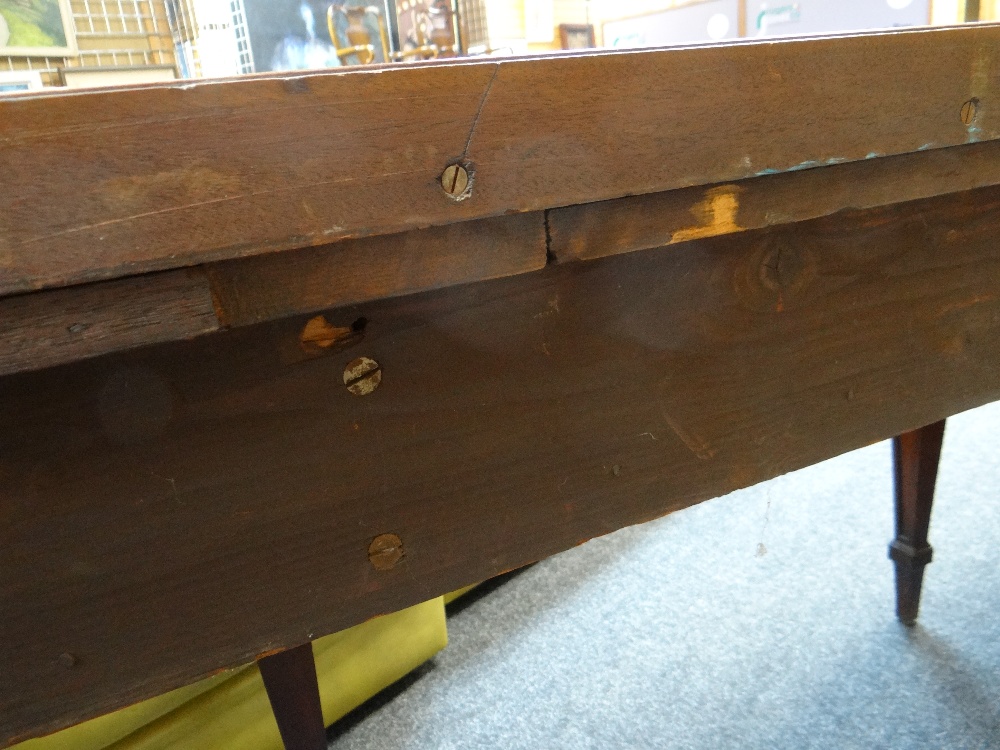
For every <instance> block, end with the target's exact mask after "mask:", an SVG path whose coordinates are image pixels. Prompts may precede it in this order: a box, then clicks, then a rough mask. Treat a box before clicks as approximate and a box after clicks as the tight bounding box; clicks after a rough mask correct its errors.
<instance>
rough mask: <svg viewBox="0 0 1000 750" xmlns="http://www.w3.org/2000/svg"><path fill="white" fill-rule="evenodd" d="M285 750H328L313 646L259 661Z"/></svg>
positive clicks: (306, 644)
mask: <svg viewBox="0 0 1000 750" xmlns="http://www.w3.org/2000/svg"><path fill="white" fill-rule="evenodd" d="M257 667H258V668H259V669H260V676H261V677H262V678H263V680H264V689H265V690H267V697H268V700H270V701H271V709H272V710H273V711H274V718H275V721H277V723H278V731H279V732H280V733H281V740H282V742H284V744H285V750H326V725H325V724H324V723H323V706H322V705H321V704H320V700H319V682H318V681H317V679H316V661H315V660H314V659H313V650H312V643H304V644H302V645H301V646H295V647H293V648H290V649H287V650H285V651H279V652H278V653H276V654H271V655H270V656H264V657H261V658H260V659H258V660H257Z"/></svg>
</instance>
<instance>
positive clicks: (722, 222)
mask: <svg viewBox="0 0 1000 750" xmlns="http://www.w3.org/2000/svg"><path fill="white" fill-rule="evenodd" d="M740 189H741V188H739V187H737V186H736V185H719V186H718V187H713V188H710V189H709V190H706V191H705V200H703V201H701V202H700V203H696V204H695V205H694V206H692V207H691V213H692V214H693V215H694V217H695V218H696V219H697V220H698V224H696V225H695V226H693V227H688V228H686V229H678V230H677V231H676V232H674V233H673V234H672V235H671V236H670V244H673V243H675V242H685V241H687V240H697V239H701V238H703V237H715V236H717V235H720V234H731V233H732V232H739V231H741V230H742V229H743V227H741V226H740V225H739V223H738V222H737V221H736V214H737V212H738V211H739V208H740V201H739V198H738V193H739V192H740Z"/></svg>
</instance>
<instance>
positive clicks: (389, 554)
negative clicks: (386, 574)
mask: <svg viewBox="0 0 1000 750" xmlns="http://www.w3.org/2000/svg"><path fill="white" fill-rule="evenodd" d="M368 559H369V561H371V564H372V567H374V568H375V570H392V569H393V568H394V567H395V566H396V563H398V562H399V561H400V560H402V559H403V540H402V539H400V538H399V537H398V536H396V535H395V534H379V535H378V536H377V537H375V538H374V539H372V542H371V544H369V545H368Z"/></svg>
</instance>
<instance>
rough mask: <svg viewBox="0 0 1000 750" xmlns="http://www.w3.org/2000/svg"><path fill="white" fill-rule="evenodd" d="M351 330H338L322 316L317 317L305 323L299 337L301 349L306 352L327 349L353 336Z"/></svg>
mask: <svg viewBox="0 0 1000 750" xmlns="http://www.w3.org/2000/svg"><path fill="white" fill-rule="evenodd" d="M354 333H355V332H354V330H352V329H351V328H338V327H337V326H334V325H331V324H330V322H329V321H328V320H327V319H326V318H324V317H323V316H322V315H317V316H316V317H315V318H312V319H310V321H309V322H308V323H306V325H305V328H303V329H302V334H301V335H300V336H299V341H300V342H301V343H302V348H303V349H305V350H306V351H315V350H316V349H317V348H319V349H329V348H330V347H331V346H333V345H334V344H336V343H338V342H341V341H344V340H345V339H348V338H350V337H351V336H352V335H354Z"/></svg>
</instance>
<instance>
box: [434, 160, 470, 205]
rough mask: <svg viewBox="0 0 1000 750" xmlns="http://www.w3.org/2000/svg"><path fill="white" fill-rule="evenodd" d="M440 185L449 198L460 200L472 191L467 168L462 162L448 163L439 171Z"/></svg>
mask: <svg viewBox="0 0 1000 750" xmlns="http://www.w3.org/2000/svg"><path fill="white" fill-rule="evenodd" d="M441 187H442V188H443V189H444V192H445V193H447V194H448V197H449V198H452V199H454V200H457V201H460V200H464V199H465V198H468V197H469V195H470V194H471V193H472V189H471V188H472V185H471V183H470V182H469V170H468V169H466V168H465V166H463V165H462V164H449V165H448V166H447V167H445V168H444V172H442V173H441Z"/></svg>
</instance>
